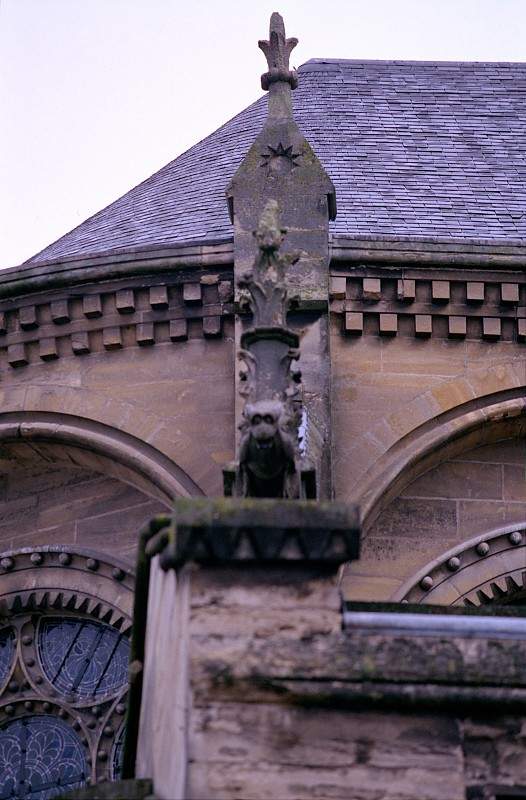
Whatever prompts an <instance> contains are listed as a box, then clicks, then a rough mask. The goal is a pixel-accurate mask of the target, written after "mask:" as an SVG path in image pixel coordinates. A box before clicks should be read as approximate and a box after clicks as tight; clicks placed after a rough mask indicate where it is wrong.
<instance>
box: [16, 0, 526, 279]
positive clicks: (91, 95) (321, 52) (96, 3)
mask: <svg viewBox="0 0 526 800" xmlns="http://www.w3.org/2000/svg"><path fill="white" fill-rule="evenodd" d="M274 10H278V11H280V12H281V13H282V14H283V16H284V17H285V24H286V27H287V33H288V35H289V36H296V37H297V38H298V39H299V40H300V43H299V45H298V47H297V48H296V50H295V51H294V52H293V54H292V62H293V64H294V65H296V66H299V65H300V64H302V63H303V62H304V61H307V60H308V59H309V58H322V57H329V58H379V59H418V60H438V59H440V60H464V61H524V60H526V0H367V2H364V0H280V1H279V3H277V4H276V3H274V2H267V0H257V2H256V3H249V2H248V1H247V0H222V2H219V0H217V1H216V0H0V111H1V120H2V122H1V125H0V266H4V267H6V266H12V265H15V264H18V263H21V262H22V261H24V260H25V259H27V258H29V257H30V256H31V255H33V254H34V253H35V252H37V251H38V250H40V249H42V248H43V247H45V246H46V245H47V244H49V243H51V242H52V241H54V240H55V239H57V238H58V237H60V236H61V235H62V234H64V233H66V232H67V231H68V230H70V229H71V228H73V227H75V226H76V225H78V224H79V223H80V222H82V221H83V220H84V219H86V218H87V217H88V216H90V215H91V214H93V213H95V212H96V211H98V210H99V209H101V208H103V207H104V206H106V205H107V204H108V203H110V202H112V201H113V200H115V199H116V198H117V197H119V196H120V195H121V194H124V193H125V192H126V191H127V190H128V189H130V188H131V187H132V186H134V185H136V184H137V183H139V182H140V181H141V180H143V179H144V178H146V177H148V175H150V174H151V173H153V172H155V171H156V170H157V169H159V168H160V167H162V166H163V165H164V164H165V163H167V162H168V161H171V160H172V159H173V158H175V157H176V156H177V155H179V154H180V153H182V152H183V151H184V150H186V149H187V148H188V147H190V146H191V145H192V144H194V143H195V142H197V141H198V140H200V139H202V138H204V137H205V136H207V135H208V134H209V133H211V132H212V131H213V130H215V128H217V127H218V126H219V125H221V124H222V123H224V122H225V121H226V120H227V119H229V118H230V117H232V116H234V115H235V114H236V113H237V112H238V111H240V110H241V109H242V108H244V107H245V106H246V105H248V104H249V103H251V102H252V101H253V100H255V99H256V98H257V97H258V96H259V94H260V93H261V89H260V86H259V76H260V74H261V72H264V71H265V60H264V57H263V54H262V53H261V52H260V51H259V50H258V48H257V40H258V39H261V38H267V35H268V20H269V15H270V13H271V12H272V11H274Z"/></svg>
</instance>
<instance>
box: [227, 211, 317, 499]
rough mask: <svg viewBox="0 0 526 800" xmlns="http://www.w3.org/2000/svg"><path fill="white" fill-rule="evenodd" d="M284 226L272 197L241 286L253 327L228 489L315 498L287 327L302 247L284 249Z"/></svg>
mask: <svg viewBox="0 0 526 800" xmlns="http://www.w3.org/2000/svg"><path fill="white" fill-rule="evenodd" d="M285 233H286V231H285V230H284V229H283V228H281V226H280V224H279V208H278V203H277V202H276V201H275V200H269V201H268V202H267V204H266V206H265V208H264V210H263V213H262V214H261V217H260V220H259V225H258V228H257V230H256V231H255V232H254V236H255V239H256V242H257V246H258V252H257V255H256V259H255V262H254V267H253V270H252V271H251V272H246V273H244V274H243V275H242V276H241V278H240V280H239V282H238V285H239V287H240V288H241V289H244V290H246V291H247V293H248V297H249V300H248V304H249V306H250V309H251V311H252V327H251V328H249V329H248V330H245V331H244V333H243V334H242V336H241V348H240V350H239V353H238V356H239V358H240V359H241V360H242V361H243V362H244V365H245V369H244V370H243V371H242V372H241V373H240V379H241V389H240V394H241V395H242V397H244V398H245V400H246V405H245V408H244V411H243V417H242V421H241V424H240V430H241V442H240V447H239V460H238V462H237V463H236V464H234V465H231V466H229V467H227V468H226V469H225V470H224V477H225V494H226V495H227V496H229V495H235V496H237V497H285V498H300V497H308V498H314V497H315V496H316V489H315V483H316V481H315V475H314V470H313V469H312V467H310V466H309V465H307V464H306V463H303V462H302V459H301V456H300V449H299V444H300V442H299V427H300V424H301V420H302V385H301V372H300V371H299V370H292V369H291V364H292V361H294V360H296V359H298V358H299V354H300V351H299V336H298V334H297V333H295V332H294V331H292V330H290V329H289V328H288V327H287V311H288V308H289V305H290V300H289V297H288V293H287V289H286V286H285V270H286V267H287V266H289V265H290V264H294V263H296V261H297V260H298V258H299V255H298V254H297V253H280V248H281V245H282V243H283V239H284V236H285Z"/></svg>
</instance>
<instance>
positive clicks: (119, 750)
mask: <svg viewBox="0 0 526 800" xmlns="http://www.w3.org/2000/svg"><path fill="white" fill-rule="evenodd" d="M124 734H125V728H124V725H123V726H122V728H121V729H120V731H119V734H118V736H117V738H116V740H115V746H114V748H113V765H112V766H113V773H112V777H113V780H114V781H118V780H119V778H120V777H121V772H122V756H123V753H124Z"/></svg>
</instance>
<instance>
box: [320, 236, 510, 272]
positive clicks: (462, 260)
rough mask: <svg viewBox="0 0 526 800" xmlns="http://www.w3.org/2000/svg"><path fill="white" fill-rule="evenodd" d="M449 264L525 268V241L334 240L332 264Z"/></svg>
mask: <svg viewBox="0 0 526 800" xmlns="http://www.w3.org/2000/svg"><path fill="white" fill-rule="evenodd" d="M336 262H360V263H363V264H368V263H371V262H375V263H379V264H385V263H388V264H406V265H416V264H420V265H426V266H427V265H434V264H436V265H449V266H451V267H460V266H462V267H487V268H492V269H501V268H504V269H505V268H509V269H526V242H522V241H519V240H512V241H509V242H504V241H502V240H492V239H482V240H477V241H469V240H466V239H448V240H446V239H443V238H434V237H423V238H422V239H415V238H413V237H405V236H399V237H385V238H384V237H382V238H379V237H373V236H371V237H368V236H364V237H362V238H360V239H358V238H355V237H352V238H351V237H343V236H338V237H333V238H332V240H331V263H332V264H334V263H336Z"/></svg>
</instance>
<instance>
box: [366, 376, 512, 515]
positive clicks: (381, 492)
mask: <svg viewBox="0 0 526 800" xmlns="http://www.w3.org/2000/svg"><path fill="white" fill-rule="evenodd" d="M524 393H525V389H524V388H522V387H521V388H520V389H513V390H510V389H508V390H504V391H502V392H495V393H493V394H490V395H487V396H485V397H481V398H477V400H476V401H475V400H472V401H467V402H465V403H462V404H461V405H459V406H455V407H453V408H452V409H450V410H449V411H448V412H443V413H442V414H439V415H437V416H435V417H432V418H430V419H428V420H427V421H426V422H423V423H422V424H421V425H419V426H415V427H414V428H413V429H412V430H411V431H410V433H408V434H407V435H405V436H402V437H400V438H399V439H398V440H397V441H396V442H395V443H394V444H393V445H392V446H391V447H388V448H386V449H385V452H384V453H383V454H382V455H381V456H380V457H379V458H378V459H377V461H376V462H375V463H374V464H373V465H372V466H371V468H370V469H369V470H368V472H367V474H366V475H365V476H364V478H363V479H362V480H361V481H360V482H359V483H358V484H357V486H356V487H355V489H354V491H353V495H354V499H355V502H357V503H358V504H359V505H360V509H361V515H362V522H363V526H364V529H365V531H367V529H368V528H369V527H370V526H371V524H372V523H373V522H374V521H375V519H376V518H377V517H378V515H379V514H380V513H381V511H382V510H383V509H384V508H385V507H386V506H387V505H388V504H389V502H390V501H391V500H392V499H393V498H394V497H395V496H396V495H397V494H399V493H400V492H401V491H402V490H403V489H404V488H405V486H407V485H408V484H409V483H411V482H412V481H413V480H414V479H415V478H416V477H417V476H419V475H421V474H422V473H423V472H425V471H427V470H428V469H430V468H431V467H433V466H436V465H437V464H439V463H441V462H442V461H445V460H446V459H448V458H451V457H454V456H455V455H458V454H459V453H461V452H462V451H464V450H468V449H471V448H475V447H478V446H481V445H484V444H490V443H493V442H496V441H499V440H502V439H508V438H520V437H524V436H526V399H525V397H524ZM409 411H411V409H409Z"/></svg>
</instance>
